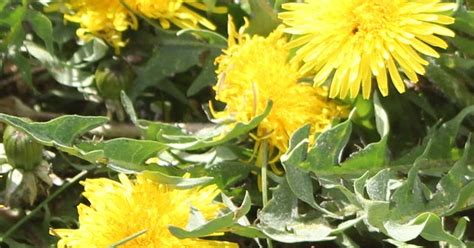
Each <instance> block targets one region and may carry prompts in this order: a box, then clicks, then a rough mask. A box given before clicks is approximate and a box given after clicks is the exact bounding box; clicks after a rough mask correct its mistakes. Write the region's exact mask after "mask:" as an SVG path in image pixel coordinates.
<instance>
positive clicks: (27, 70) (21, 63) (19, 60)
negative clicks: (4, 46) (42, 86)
mask: <svg viewBox="0 0 474 248" xmlns="http://www.w3.org/2000/svg"><path fill="white" fill-rule="evenodd" d="M12 60H13V62H14V63H15V65H16V66H17V67H18V69H19V71H20V74H21V77H22V78H23V80H25V81H26V84H27V85H28V86H29V87H30V88H31V89H33V90H34V91H36V88H35V86H34V85H33V76H32V75H31V65H30V61H29V60H28V59H27V58H25V57H24V56H23V55H21V54H20V53H18V54H15V55H14V56H13V57H12Z"/></svg>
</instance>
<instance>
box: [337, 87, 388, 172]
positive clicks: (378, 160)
mask: <svg viewBox="0 0 474 248" xmlns="http://www.w3.org/2000/svg"><path fill="white" fill-rule="evenodd" d="M374 110H375V123H376V127H377V131H378V133H379V135H380V137H381V139H380V141H379V142H376V143H371V144H369V145H368V146H366V147H365V148H364V149H363V150H361V151H359V152H357V153H355V154H352V155H351V156H350V157H349V158H348V159H347V160H346V161H345V162H344V163H342V165H341V168H351V170H359V171H365V170H373V169H376V168H382V167H384V166H385V165H386V164H387V161H388V149H387V140H388V134H389V131H390V126H389V121H388V116H387V113H386V112H385V110H384V109H383V107H382V105H381V104H380V101H379V97H378V95H375V96H374Z"/></svg>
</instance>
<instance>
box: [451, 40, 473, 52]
mask: <svg viewBox="0 0 474 248" xmlns="http://www.w3.org/2000/svg"><path fill="white" fill-rule="evenodd" d="M451 43H453V44H454V46H456V47H457V48H458V49H459V51H460V52H462V53H465V54H467V55H469V56H474V40H471V39H469V38H464V37H462V36H459V35H457V36H455V37H453V38H451Z"/></svg>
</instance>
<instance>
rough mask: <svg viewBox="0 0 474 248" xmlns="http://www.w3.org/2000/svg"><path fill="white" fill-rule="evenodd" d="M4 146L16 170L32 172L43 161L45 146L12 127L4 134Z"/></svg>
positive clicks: (9, 160) (6, 129) (9, 161)
mask: <svg viewBox="0 0 474 248" xmlns="http://www.w3.org/2000/svg"><path fill="white" fill-rule="evenodd" d="M3 145H4V149H5V154H6V155H7V159H8V163H9V164H10V165H11V166H13V167H14V168H17V169H23V170H25V171H30V170H33V169H35V168H36V166H38V165H39V164H40V163H41V161H42V160H43V145H41V144H39V143H38V142H36V141H35V140H34V139H33V138H31V137H30V136H29V135H28V134H26V133H24V132H22V131H20V130H18V129H15V128H14V127H12V126H8V127H7V128H5V131H4V132H3Z"/></svg>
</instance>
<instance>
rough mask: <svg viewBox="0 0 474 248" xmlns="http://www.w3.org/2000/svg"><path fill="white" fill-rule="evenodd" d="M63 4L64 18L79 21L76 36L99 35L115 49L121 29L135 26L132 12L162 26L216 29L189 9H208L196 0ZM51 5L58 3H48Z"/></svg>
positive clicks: (119, 44)
mask: <svg viewBox="0 0 474 248" xmlns="http://www.w3.org/2000/svg"><path fill="white" fill-rule="evenodd" d="M124 4H125V5H124ZM66 6H68V7H69V10H70V12H71V13H68V14H66V15H65V16H64V18H65V19H66V20H68V21H71V22H75V23H79V24H80V28H79V29H78V30H77V35H78V36H79V38H81V39H82V40H85V41H88V40H90V39H91V38H92V37H94V36H95V37H100V38H102V39H104V40H106V41H107V42H109V43H110V44H111V45H113V46H114V47H115V49H116V51H117V52H118V51H119V49H120V48H121V47H124V46H125V44H126V42H125V41H123V39H122V32H124V31H126V30H128V29H129V28H132V29H137V28H138V21H137V18H136V16H135V15H134V14H133V13H132V12H134V13H139V14H142V15H143V16H146V17H148V18H151V19H157V20H158V21H159V22H160V24H161V26H162V27H163V28H165V29H168V28H170V26H171V24H174V25H176V26H178V27H180V28H198V27H199V26H200V25H202V26H204V27H206V28H209V29H215V26H214V25H213V24H212V23H211V22H210V21H209V20H207V19H206V18H205V17H203V16H201V15H199V14H198V13H196V12H195V11H193V10H192V9H191V8H194V9H200V10H207V8H206V6H205V5H204V4H202V3H199V2H197V1H196V0H160V1H155V0H122V1H121V0H107V1H95V0H69V1H68V2H67V3H66ZM54 8H58V7H57V6H53V7H50V9H54ZM130 10H131V11H130ZM211 11H212V12H216V13H222V12H224V11H225V8H219V7H216V8H214V9H213V10H211Z"/></svg>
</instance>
